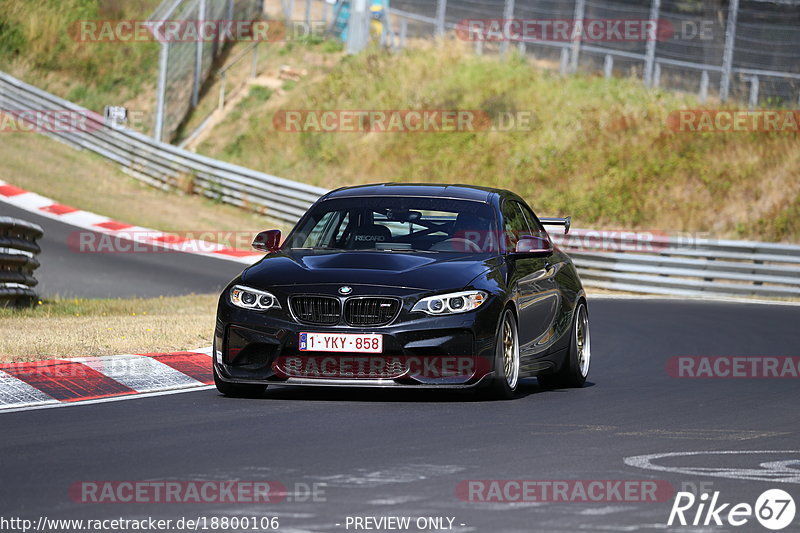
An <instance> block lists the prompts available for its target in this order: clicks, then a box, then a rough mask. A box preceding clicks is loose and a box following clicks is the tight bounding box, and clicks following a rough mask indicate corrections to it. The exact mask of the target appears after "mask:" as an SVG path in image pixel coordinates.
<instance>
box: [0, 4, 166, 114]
mask: <svg viewBox="0 0 800 533" xmlns="http://www.w3.org/2000/svg"><path fill="white" fill-rule="evenodd" d="M159 3H160V0H94V1H90V2H89V1H85V0H40V1H35V2H34V1H20V0H0V69H2V70H4V71H6V72H9V73H10V74H12V75H13V76H16V77H18V78H21V79H22V80H24V81H26V82H28V83H32V84H33V85H36V86H37V87H40V88H42V89H45V90H47V91H50V92H53V93H55V94H57V95H59V96H61V97H64V98H66V99H68V100H71V101H73V102H76V103H78V104H80V105H82V106H84V107H87V108H89V109H92V110H94V111H98V112H102V110H103V106H105V105H126V106H127V107H129V108H130V109H135V110H138V111H145V112H147V111H149V110H150V108H151V107H152V105H153V104H152V103H153V102H154V99H155V88H154V87H155V81H154V80H155V77H156V72H157V64H158V48H159V47H158V43H152V42H130V43H114V42H112V43H94V42H79V41H78V40H76V39H75V38H74V36H75V27H74V24H75V23H76V22H77V21H81V20H142V19H145V18H146V17H147V16H148V15H149V14H150V13H151V12H152V10H153V9H154V8H155V7H156V6H158V4H159ZM142 95H146V97H145V98H142Z"/></svg>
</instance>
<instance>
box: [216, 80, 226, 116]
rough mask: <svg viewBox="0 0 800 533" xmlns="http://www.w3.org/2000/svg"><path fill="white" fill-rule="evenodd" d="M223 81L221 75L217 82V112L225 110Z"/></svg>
mask: <svg viewBox="0 0 800 533" xmlns="http://www.w3.org/2000/svg"><path fill="white" fill-rule="evenodd" d="M225 81H226V80H225V74H222V75H221V76H220V80H219V102H218V104H217V109H218V110H219V111H224V110H225Z"/></svg>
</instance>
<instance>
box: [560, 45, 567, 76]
mask: <svg viewBox="0 0 800 533" xmlns="http://www.w3.org/2000/svg"><path fill="white" fill-rule="evenodd" d="M568 69H569V50H567V49H566V48H562V49H561V64H560V65H559V72H560V73H561V75H562V76H566V75H567V70H568Z"/></svg>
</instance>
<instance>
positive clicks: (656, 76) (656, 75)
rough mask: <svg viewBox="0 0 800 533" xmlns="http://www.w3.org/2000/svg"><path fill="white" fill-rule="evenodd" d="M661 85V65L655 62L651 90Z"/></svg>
mask: <svg viewBox="0 0 800 533" xmlns="http://www.w3.org/2000/svg"><path fill="white" fill-rule="evenodd" d="M659 85H661V63H659V62H658V61H656V65H655V66H654V67H653V88H656V89H657V88H658V86H659Z"/></svg>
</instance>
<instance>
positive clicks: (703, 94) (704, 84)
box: [699, 70, 708, 103]
mask: <svg viewBox="0 0 800 533" xmlns="http://www.w3.org/2000/svg"><path fill="white" fill-rule="evenodd" d="M699 97H700V101H701V102H702V103H705V102H706V100H707V99H708V71H707V70H704V71H703V72H702V74H700V95H699Z"/></svg>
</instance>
